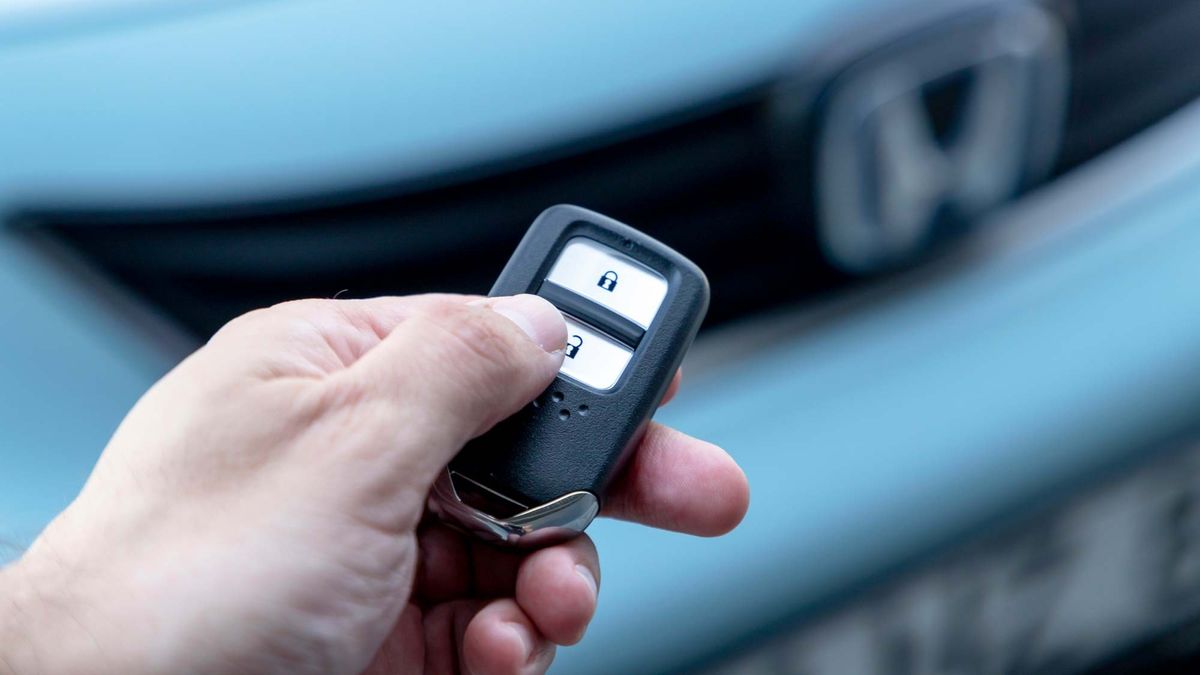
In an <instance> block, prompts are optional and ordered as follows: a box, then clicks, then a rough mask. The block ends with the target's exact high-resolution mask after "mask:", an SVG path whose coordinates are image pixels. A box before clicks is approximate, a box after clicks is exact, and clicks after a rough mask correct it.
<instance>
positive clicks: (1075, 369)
mask: <svg viewBox="0 0 1200 675" xmlns="http://www.w3.org/2000/svg"><path fill="white" fill-rule="evenodd" d="M0 92H2V93H0V317H2V318H0V321H2V322H3V329H2V330H0V540H7V541H11V542H15V543H16V546H15V547H13V548H12V549H11V550H8V551H4V552H2V553H0V560H4V559H11V558H13V557H15V556H17V555H19V548H20V546H21V545H24V544H27V543H28V542H30V541H31V540H32V539H33V537H34V536H36V534H37V532H38V531H39V530H40V529H41V528H42V527H43V526H44V525H45V523H46V522H47V521H48V520H49V519H50V518H51V517H53V515H54V514H55V513H56V512H57V511H58V510H60V509H61V508H63V507H64V506H65V505H66V504H67V503H68V502H69V500H70V499H71V497H72V496H73V495H74V494H75V492H76V491H77V490H78V489H79V487H80V486H81V484H82V482H83V480H84V478H85V477H86V475H87V473H88V471H89V470H90V468H91V465H92V463H93V462H94V461H95V458H96V456H97V455H98V453H99V452H100V450H101V449H102V448H103V446H104V444H105V442H106V441H107V438H108V436H109V435H110V434H111V433H112V431H113V429H114V428H115V426H116V424H117V423H118V422H119V421H120V419H121V418H122V416H123V415H124V413H125V411H126V410H127V409H128V408H129V406H131V405H132V403H133V402H134V401H135V400H136V398H137V397H138V396H139V395H140V394H141V392H142V391H144V390H145V389H146V388H147V387H148V386H149V385H150V384H151V383H152V382H153V381H154V380H155V379H156V378H157V377H159V376H160V375H161V374H162V373H164V372H165V371H166V370H167V369H169V368H170V367H171V366H172V365H173V364H174V363H175V362H177V361H178V360H179V359H180V358H182V356H183V355H185V354H186V353H188V352H189V351H190V350H191V349H194V348H195V347H196V346H197V345H199V344H201V343H202V342H203V341H204V340H205V339H206V338H207V336H208V335H210V334H211V333H212V332H213V331H214V330H216V329H217V328H218V327H219V326H220V325H222V323H223V322H225V321H227V320H228V319H230V318H232V317H233V316H236V315H237V314H239V313H241V312H244V311H246V310H249V309H251V308H254V307H259V306H262V305H267V304H271V303H274V302H278V301H281V300H285V299H290V298H296V297H304V296H318V297H332V296H334V295H339V294H340V295H341V296H342V297H363V296H370V295H375V294H381V293H401V294H402V293H415V292H422V291H429V290H441V291H463V292H476V293H479V292H486V291H487V289H488V288H489V286H490V284H491V282H492V280H493V279H494V278H495V277H496V275H497V274H498V273H499V270H500V268H501V266H502V265H503V263H504V261H505V260H506V259H507V258H508V256H509V254H510V252H511V251H512V249H513V247H514V246H515V244H516V242H517V240H518V239H519V237H520V236H521V234H522V233H523V232H524V229H525V228H526V227H527V226H528V224H529V223H530V222H531V221H532V220H533V218H534V217H535V216H536V215H537V214H538V213H539V212H540V211H541V210H543V209H544V208H545V207H547V206H549V205H551V204H555V203H562V202H568V203H576V204H579V205H582V206H585V207H588V208H592V209H595V210H598V211H601V212H603V213H606V214H608V215H611V216H613V217H615V218H617V219H619V220H622V221H625V222H627V223H629V224H631V225H633V226H635V227H637V228H639V229H642V230H644V231H646V232H648V233H649V234H651V235H652V236H655V237H657V238H659V239H661V240H662V241H664V242H666V243H667V244H669V245H671V246H673V247H675V248H677V249H678V250H679V251H681V252H682V253H683V254H685V255H687V256H688V257H690V258H692V259H693V260H695V261H696V262H697V263H698V264H699V265H700V266H701V267H702V268H703V269H704V270H705V271H706V272H707V273H708V275H709V279H710V282H711V284H712V290H713V299H712V305H711V311H710V314H709V318H708V321H707V323H706V325H705V328H704V330H703V331H702V333H701V337H700V339H699V340H698V342H697V344H696V346H695V348H694V349H693V350H692V353H691V354H690V355H689V357H688V361H687V363H686V364H685V371H686V373H687V376H686V378H685V382H686V385H685V387H684V390H683V391H682V392H681V394H680V396H679V398H678V399H677V400H676V401H675V402H673V403H672V404H671V405H670V406H668V407H667V408H665V409H664V410H663V411H662V412H661V413H660V416H659V418H660V419H662V420H663V421H666V422H669V423H671V424H674V425H677V426H679V427H681V428H682V429H684V430H685V431H687V432H689V433H692V434H694V435H697V436H700V437H703V438H707V439H710V440H713V441H715V442H717V443H720V444H721V445H723V446H724V447H726V448H727V449H729V451H730V452H731V453H732V454H733V455H734V456H735V457H736V458H737V459H738V460H739V462H741V463H742V465H743V466H744V467H745V469H746V471H747V474H748V475H749V478H750V482H751V486H752V492H753V500H752V505H751V509H750V513H749V515H748V517H747V519H746V521H745V523H744V524H743V526H742V527H741V528H739V529H738V530H737V531H736V532H735V533H734V534H732V535H730V536H728V537H725V538H722V539H717V540H701V539H694V538H689V537H685V536H682V535H674V534H668V533H664V532H657V531H651V530H647V529H642V528H638V527H635V526H631V525H628V524H624V523H615V522H610V521H604V522H600V523H597V524H596V525H595V526H593V528H592V530H591V532H593V534H594V537H595V538H596V540H597V543H598V545H599V548H600V552H601V557H602V559H603V561H604V565H605V579H604V582H605V584H604V586H605V587H604V593H603V594H602V597H601V602H600V609H599V612H598V614H597V616H596V619H595V621H594V623H593V625H592V628H591V630H590V632H589V634H588V637H587V638H586V639H585V640H584V641H583V643H581V644H580V645H579V646H576V647H572V648H569V649H565V650H561V651H560V656H559V659H558V662H557V665H556V672H560V673H589V674H590V673H616V672H621V673H625V672H628V673H634V672H638V673H642V672H644V673H675V672H700V673H751V674H753V673H804V674H806V675H807V674H818V673H864V674H871V673H886V674H897V675H899V674H908V673H914V674H915V673H931V674H945V675H952V674H953V675H963V674H974V673H980V674H988V675H990V674H997V675H998V674H1001V673H1106V674H1108V673H1126V672H1152V673H1158V672H1163V673H1166V672H1195V669H1194V667H1192V666H1191V665H1190V664H1191V662H1192V660H1193V659H1194V658H1196V657H1198V656H1200V435H1198V434H1197V426H1198V422H1200V103H1197V102H1194V101H1195V99H1196V98H1197V97H1198V96H1200V3H1196V2H1194V1H1188V0H1156V1H1155V2H1135V1H1133V0H1047V1H1045V2H1025V1H1018V0H996V1H983V0H979V1H976V0H957V1H942V0H904V1H901V0H852V1H847V0H839V1H834V0H808V1H806V2H800V1H797V0H792V1H791V2H783V1H781V0H754V1H753V2H736V3H734V2H716V1H711V0H659V1H657V2H653V3H646V2H627V1H619V2H603V3H596V2H593V3H583V2H574V1H563V0H555V1H553V2H551V1H549V0H537V1H533V2H522V3H487V2H475V1H470V2H468V1H465V0H452V1H448V2H439V3H393V2H385V1H383V0H361V1H360V2H356V3H344V2H334V1H333V0H207V1H201V0H88V1H87V2H83V1H75V0H55V1H54V2H45V1H42V2H27V1H26V0H6V2H3V3H0ZM694 489H696V490H698V491H703V490H704V489H705V486H703V485H696V486H694Z"/></svg>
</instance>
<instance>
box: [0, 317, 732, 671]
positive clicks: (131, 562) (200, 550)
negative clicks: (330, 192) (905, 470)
mask: <svg viewBox="0 0 1200 675" xmlns="http://www.w3.org/2000/svg"><path fill="white" fill-rule="evenodd" d="M565 338H566V330H565V326H564V325H563V321H562V317H561V316H560V315H559V314H558V312H557V311H555V310H554V309H553V307H551V306H550V305H549V304H548V303H546V302H545V301H544V300H541V299H540V298H536V297H533V296H516V297H514V298H491V299H479V298H471V297H462V296H413V297H404V298H376V299H371V300H304V301H298V302H291V303H285V304H282V305H277V306H275V307H271V308H269V309H264V310H258V311H255V312H251V313H250V314H247V315H245V316H243V317H240V318H238V319H236V320H234V321H232V322H231V323H229V324H228V325H227V326H225V327H224V328H223V329H222V330H221V331H219V332H218V333H217V334H216V335H215V336H214V337H213V338H212V339H211V340H210V341H209V343H208V344H207V345H205V346H204V347H203V348H201V349H199V350H198V351H197V352H196V353H194V354H192V355H191V356H190V357H188V358H187V359H186V360H184V361H183V362H182V363H181V364H180V365H179V366H178V367H176V368H175V369H174V370H173V371H172V372H170V373H169V374H167V375H166V376H165V377H164V378H163V379H162V380H160V381H159V382H158V383H157V384H155V385H154V387H152V388H151V389H150V390H149V391H148V392H147V393H146V394H145V396H143V398H142V399H141V400H140V401H139V402H138V403H137V405H136V406H135V407H134V408H133V410H132V411H130V413H129V415H128V416H127V417H126V419H125V420H124V421H123V422H122V423H121V425H120V427H119V429H118V430H117V432H116V434H115V435H114V436H113V438H112V439H111V441H110V442H109V444H108V446H107V447H106V448H105V450H104V453H103V455H102V456H101V458H100V460H99V462H98V463H97V465H96V467H95V469H94V470H93V472H92V475H91V477H90V478H89V479H88V481H87V483H86V485H85V486H84V488H83V490H82V491H81V492H80V494H79V496H78V497H77V498H76V499H75V501H74V502H73V503H72V504H71V505H70V506H69V507H68V508H67V509H66V510H65V511H63V512H62V513H61V514H60V515H59V516H58V517H57V518H56V519H55V520H54V521H53V522H52V523H51V524H50V525H49V526H48V527H47V528H46V530H45V531H44V532H43V533H42V534H41V536H40V537H39V538H38V539H37V540H36V541H35V542H34V544H33V545H32V546H31V547H30V549H29V550H28V551H27V552H26V554H25V555H24V556H23V557H22V558H21V559H20V560H18V561H17V562H15V563H13V564H12V565H10V566H8V567H6V568H4V569H2V570H0V672H6V673H22V674H25V673H95V672H114V673H115V672H120V673H132V674H139V673H184V672H186V673H251V672H252V673H308V672H312V673H318V672H319V673H359V672H364V671H365V672H369V673H420V672H427V673H448V672H470V673H476V674H479V675H483V674H490V673H540V672H544V671H545V670H546V669H547V668H548V667H549V665H550V662H551V660H552V659H553V657H554V650H555V646H556V645H569V644H573V643H575V642H577V641H578V640H579V639H580V638H582V636H583V634H584V631H585V630H586V628H587V624H588V621H589V620H590V619H591V616H592V614H593V612H594V611H595V608H596V596H597V589H598V586H599V581H600V579H601V575H600V566H599V561H598V558H597V554H596V549H595V546H594V545H593V544H592V542H591V540H589V539H588V538H587V537H586V536H581V537H579V538H576V539H574V540H572V541H570V542H567V543H565V544H561V545H557V546H553V547H550V548H545V549H542V550H538V551H535V552H516V551H511V550H502V549H498V548H493V547H491V546H488V545H485V544H481V543H478V542H475V541H473V540H469V539H467V538H464V537H463V536H462V535H459V534H458V533H456V532H455V531H453V530H450V529H447V528H446V527H444V526H442V525H440V524H437V523H435V522H433V521H431V520H430V519H429V517H428V515H427V514H426V511H425V500H426V497H427V495H428V492H429V488H430V486H431V485H432V483H433V481H434V480H435V478H436V477H437V475H438V473H439V471H440V470H441V468H442V467H443V466H445V464H446V463H447V462H448V461H449V460H450V459H451V458H452V457H453V456H454V455H455V454H456V453H457V452H458V450H459V449H460V448H461V447H462V446H463V444H464V443H466V442H467V441H468V440H469V439H471V438H473V437H475V436H477V435H479V434H481V433H483V432H484V431H486V430H487V429H489V428H490V427H491V426H492V425H493V424H495V423H496V422H497V421H499V420H501V419H503V418H505V417H507V416H508V415H511V414H512V413H513V412H515V411H517V410H518V409H520V408H521V407H522V406H523V405H526V404H527V403H528V402H529V401H530V400H532V399H533V398H534V397H535V396H536V395H538V394H539V393H540V392H541V391H542V390H543V389H544V388H545V387H547V386H548V385H549V383H550V382H551V380H552V379H553V378H554V376H555V374H556V373H557V371H558V368H559V365H560V364H561V362H562V358H563V355H562V348H563V344H564V341H565ZM677 384H678V376H677V377H676V381H675V383H674V385H673V386H672V393H673V391H674V389H675V386H677ZM697 484H702V485H704V486H705V490H703V491H699V490H691V489H688V486H690V485H697ZM700 495H703V496H700ZM748 499H749V497H748V488H747V484H746V480H745V477H744V475H743V474H742V472H741V471H740V469H738V467H737V465H736V464H735V463H734V462H733V461H732V460H731V459H730V458H729V456H728V455H727V454H725V452H723V451H722V450H720V449H719V448H717V447H715V446H713V445H711V444H708V443H705V442H703V441H699V440H696V439H693V438H690V437H688V436H685V435H684V434H682V433H679V432H677V431H673V430H670V429H667V428H665V427H662V426H658V425H653V426H652V427H651V428H650V429H649V431H648V432H647V434H646V437H645V439H644V441H643V442H642V444H641V446H640V448H639V449H638V451H637V452H636V454H635V456H634V458H633V459H632V460H631V461H630V463H629V465H628V466H627V467H626V469H625V471H624V473H623V474H622V476H621V477H620V478H619V479H618V481H617V482H616V484H615V485H614V487H613V488H612V491H611V493H610V494H608V495H606V499H605V508H606V515H608V516H612V517H616V518H624V519H629V520H634V521H637V522H641V523H645V524H647V525H650V526H653V527H661V528H666V529H672V530H677V531H681V532H689V533H692V534H697V535H702V536H713V535H718V534H722V533H724V532H727V531H728V530H730V529H732V528H733V527H734V526H736V525H737V523H738V522H739V521H740V520H741V518H742V516H743V515H744V513H745V511H746V508H747V504H748Z"/></svg>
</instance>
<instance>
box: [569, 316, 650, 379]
mask: <svg viewBox="0 0 1200 675" xmlns="http://www.w3.org/2000/svg"><path fill="white" fill-rule="evenodd" d="M563 318H564V319H566V321H567V348H566V357H565V358H563V364H562V368H560V369H559V372H560V373H562V374H563V375H566V376H567V377H569V378H571V379H572V380H576V381H577V382H581V383H583V384H586V385H587V386H589V387H593V388H595V389H601V390H603V389H612V388H613V385H615V384H616V383H617V380H619V379H621V373H623V372H625V366H627V365H629V358H630V357H632V356H633V352H631V351H629V349H627V348H626V347H625V346H624V345H622V344H621V343H619V342H617V341H615V340H613V339H612V338H610V337H608V336H607V335H605V334H603V333H600V332H598V331H595V330H592V329H591V328H590V327H588V326H587V325H586V324H582V323H580V322H578V321H576V320H575V319H573V318H571V317H569V316H566V315H563Z"/></svg>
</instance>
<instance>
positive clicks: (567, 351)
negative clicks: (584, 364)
mask: <svg viewBox="0 0 1200 675" xmlns="http://www.w3.org/2000/svg"><path fill="white" fill-rule="evenodd" d="M571 340H575V342H571ZM582 346H583V338H581V337H579V336H578V335H572V336H571V337H570V339H568V340H567V346H566V347H565V348H564V349H563V354H564V355H565V356H566V357H567V358H568V359H573V358H575V355H576V354H578V353H579V348H580V347H582Z"/></svg>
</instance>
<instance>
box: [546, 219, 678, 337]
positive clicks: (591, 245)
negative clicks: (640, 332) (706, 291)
mask: <svg viewBox="0 0 1200 675" xmlns="http://www.w3.org/2000/svg"><path fill="white" fill-rule="evenodd" d="M546 281H550V282H552V283H554V284H556V285H558V286H561V287H563V288H565V289H567V290H569V291H571V292H572V293H575V294H577V295H581V296H583V297H585V298H587V299H588V300H591V301H593V302H596V303H598V304H601V305H603V306H605V307H606V308H608V309H610V310H612V311H613V312H616V313H617V314H620V315H621V316H623V317H625V318H626V319H629V320H630V321H633V322H634V323H635V324H637V325H638V326H640V327H641V328H642V329H647V328H649V327H650V323H651V322H653V321H654V316H655V315H656V314H658V308H659V307H661V306H662V303H663V299H664V298H666V296H667V280H666V278H665V277H663V275H661V274H659V273H658V272H655V271H654V270H652V269H650V268H649V267H646V266H645V265H643V264H641V263H639V262H637V261H636V260H634V259H633V258H630V257H629V256H627V255H624V254H622V253H619V252H617V251H616V250H615V249H612V248H610V247H608V246H605V245H604V244H601V243H600V242H598V241H595V240H593V239H588V238H586V237H575V238H573V239H571V240H569V241H567V243H566V245H565V246H563V249H562V253H560V254H559V256H558V260H556V261H554V266H553V267H551V268H550V274H548V275H547V276H546Z"/></svg>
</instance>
